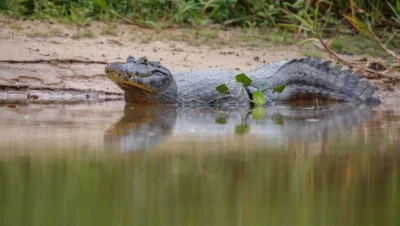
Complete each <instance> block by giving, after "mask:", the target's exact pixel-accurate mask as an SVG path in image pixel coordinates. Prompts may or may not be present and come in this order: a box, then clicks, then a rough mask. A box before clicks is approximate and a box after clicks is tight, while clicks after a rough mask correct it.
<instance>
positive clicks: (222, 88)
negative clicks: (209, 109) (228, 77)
mask: <svg viewBox="0 0 400 226" xmlns="http://www.w3.org/2000/svg"><path fill="white" fill-rule="evenodd" d="M215 89H216V90H217V92H218V97H217V109H218V106H219V99H220V98H221V96H222V95H229V94H230V93H231V92H230V91H229V88H228V86H226V85H225V84H221V85H219V86H217V87H216V88H215Z"/></svg>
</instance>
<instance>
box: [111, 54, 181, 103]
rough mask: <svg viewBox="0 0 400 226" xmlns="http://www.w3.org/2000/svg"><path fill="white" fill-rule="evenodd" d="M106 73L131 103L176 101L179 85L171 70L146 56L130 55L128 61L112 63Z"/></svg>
mask: <svg viewBox="0 0 400 226" xmlns="http://www.w3.org/2000/svg"><path fill="white" fill-rule="evenodd" d="M105 71H106V75H107V77H108V78H109V79H111V81H113V82H114V83H115V84H117V86H119V87H120V88H121V89H122V90H123V91H124V92H125V101H126V102H129V103H152V104H153V103H160V104H163V103H175V102H176V99H177V87H176V83H175V80H174V78H173V77H172V74H171V72H170V71H169V70H168V69H167V68H166V67H164V66H162V65H161V64H160V63H158V62H154V61H149V60H147V58H146V57H141V58H139V59H138V60H136V59H135V58H134V57H132V56H129V57H128V58H127V60H126V63H123V64H121V63H111V64H109V65H108V66H107V67H106V69H105Z"/></svg>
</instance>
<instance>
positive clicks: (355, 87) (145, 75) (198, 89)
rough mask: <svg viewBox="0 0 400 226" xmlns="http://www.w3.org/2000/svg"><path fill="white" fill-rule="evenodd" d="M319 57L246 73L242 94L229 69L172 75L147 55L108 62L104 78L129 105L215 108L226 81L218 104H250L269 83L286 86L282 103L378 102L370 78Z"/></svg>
mask: <svg viewBox="0 0 400 226" xmlns="http://www.w3.org/2000/svg"><path fill="white" fill-rule="evenodd" d="M330 64H331V62H330V61H326V62H323V63H321V62H320V60H319V59H312V58H309V57H308V58H304V59H294V60H291V61H280V62H275V63H271V64H265V65H264V66H263V67H261V68H259V69H256V70H253V71H250V72H248V73H246V74H247V76H248V77H250V78H251V79H252V81H253V82H252V84H251V85H250V86H248V87H246V90H245V91H244V92H242V90H241V85H240V84H238V83H237V82H236V80H235V74H234V73H233V72H231V71H228V70H209V71H195V72H184V73H177V74H175V75H174V76H172V74H171V73H170V71H169V70H168V69H167V68H165V67H164V66H162V65H160V64H159V63H157V62H153V61H148V60H147V59H146V58H145V57H142V58H140V59H139V60H135V59H134V58H133V57H131V56H130V57H128V59H127V62H126V63H125V64H119V63H112V64H110V65H108V66H107V67H106V69H105V70H106V74H107V76H108V77H109V78H110V79H111V80H112V81H113V82H115V83H116V84H117V85H118V86H119V87H120V88H121V89H123V90H124V91H125V100H126V102H128V103H158V104H176V105H181V106H205V105H214V104H215V102H216V99H217V96H218V93H217V91H216V90H215V87H217V86H218V85H220V84H222V83H225V84H226V85H227V86H228V87H229V89H230V91H231V94H229V95H225V96H223V97H222V98H221V99H220V105H222V106H238V105H249V104H250V103H249V101H248V100H246V99H245V98H243V97H242V96H241V95H242V93H243V94H244V95H245V97H247V98H251V96H252V94H253V93H254V92H255V91H256V90H257V88H256V87H257V86H258V85H259V84H261V83H263V82H268V83H269V84H271V87H272V88H274V87H277V86H279V85H281V84H284V83H285V84H287V86H286V88H285V90H284V91H283V92H282V94H281V96H280V98H281V100H291V99H311V98H320V99H329V100H336V101H347V102H374V103H380V100H379V99H378V98H375V97H372V94H373V92H374V91H375V86H373V85H372V84H371V83H370V82H369V81H368V80H366V79H361V76H360V75H355V74H352V71H351V70H341V67H340V66H333V67H331V66H330ZM264 95H265V96H266V97H267V99H268V101H267V104H271V103H274V102H275V101H277V98H278V95H277V93H272V92H271V89H269V90H267V91H264Z"/></svg>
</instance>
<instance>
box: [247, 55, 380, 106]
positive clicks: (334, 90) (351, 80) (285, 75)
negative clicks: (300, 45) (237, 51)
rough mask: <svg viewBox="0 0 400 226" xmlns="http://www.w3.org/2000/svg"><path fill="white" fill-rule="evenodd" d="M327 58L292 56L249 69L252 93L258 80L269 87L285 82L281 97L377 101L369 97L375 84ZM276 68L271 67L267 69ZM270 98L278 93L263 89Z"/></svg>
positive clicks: (274, 99) (273, 98) (272, 98)
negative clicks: (281, 61)
mask: <svg viewBox="0 0 400 226" xmlns="http://www.w3.org/2000/svg"><path fill="white" fill-rule="evenodd" d="M331 64H332V62H331V61H325V62H322V63H321V61H320V60H319V59H314V58H310V57H307V58H302V59H293V60H291V61H288V62H287V63H285V64H283V65H276V66H273V65H266V66H264V67H266V68H267V69H268V70H266V68H264V67H262V68H259V69H257V70H254V71H251V72H249V73H248V74H249V77H250V78H254V82H253V85H252V86H253V87H252V88H250V89H249V91H250V92H251V93H253V92H254V91H255V90H256V89H255V87H257V85H259V84H260V83H261V82H265V81H267V82H268V83H269V84H271V86H272V87H277V86H279V85H282V84H286V88H285V90H284V92H282V94H281V95H280V99H281V100H290V99H310V98H321V99H329V100H337V101H346V102H372V103H380V100H379V99H378V98H375V97H372V94H373V93H374V91H375V89H376V87H375V86H374V85H372V84H371V83H370V82H369V81H368V80H367V79H364V78H362V76H361V75H358V74H353V71H352V70H351V69H342V67H341V66H340V65H335V66H331ZM273 67H275V68H277V69H276V70H271V68H273ZM264 94H265V95H266V97H268V98H269V99H270V100H271V101H277V99H278V94H277V93H272V91H270V90H268V91H265V92H264Z"/></svg>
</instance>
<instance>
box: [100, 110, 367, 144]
mask: <svg viewBox="0 0 400 226" xmlns="http://www.w3.org/2000/svg"><path fill="white" fill-rule="evenodd" d="M371 119H373V109H372V106H368V105H357V104H354V103H336V104H330V105H326V106H323V108H322V109H319V110H315V109H304V108H302V107H287V106H277V107H274V108H267V109H266V114H265V115H264V117H263V119H262V120H254V119H253V117H252V113H251V111H248V110H247V109H246V108H235V109H224V110H221V111H217V110H216V109H214V108H212V107H197V108H185V107H172V106H166V105H161V106H158V105H126V106H125V109H124V116H123V117H122V118H121V119H120V120H119V121H118V122H116V123H115V124H114V125H113V126H111V127H110V128H109V129H107V130H106V132H105V135H104V141H105V147H106V149H109V150H123V151H133V150H149V149H157V147H158V146H163V147H165V145H167V144H171V143H173V142H172V141H171V142H167V138H168V137H170V136H172V135H173V136H172V137H173V138H174V139H175V140H176V139H177V137H178V139H179V138H180V139H181V140H180V141H182V140H184V141H185V142H189V141H190V140H193V141H195V142H197V144H198V145H200V146H203V150H208V149H209V148H208V147H207V145H208V144H210V143H212V142H213V141H215V142H218V145H220V146H222V145H225V146H229V145H232V146H235V144H237V145H236V146H235V147H237V148H239V149H240V148H241V147H243V145H246V144H243V142H242V143H240V142H239V141H238V142H237V143H235V141H236V140H235V139H236V138H238V137H239V136H247V137H250V138H251V139H257V141H255V142H254V144H253V146H252V148H253V149H254V148H255V147H262V145H265V144H268V145H269V147H270V146H271V144H277V145H280V146H282V145H283V146H288V145H293V144H294V145H303V146H305V147H307V146H310V145H323V146H325V145H324V144H323V143H326V142H328V141H329V136H330V134H334V133H343V132H348V131H350V130H351V129H353V128H357V127H359V126H361V125H363V123H366V122H368V121H369V120H371ZM250 138H249V139H250ZM242 141H243V140H242ZM163 144H165V145H163ZM178 145H183V144H182V142H181V143H179V142H178ZM240 145H242V146H240ZM179 147H180V148H179V149H180V150H185V149H184V148H182V147H183V146H179ZM317 149H320V148H317ZM320 150H321V149H320Z"/></svg>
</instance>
